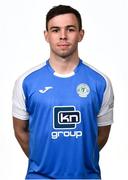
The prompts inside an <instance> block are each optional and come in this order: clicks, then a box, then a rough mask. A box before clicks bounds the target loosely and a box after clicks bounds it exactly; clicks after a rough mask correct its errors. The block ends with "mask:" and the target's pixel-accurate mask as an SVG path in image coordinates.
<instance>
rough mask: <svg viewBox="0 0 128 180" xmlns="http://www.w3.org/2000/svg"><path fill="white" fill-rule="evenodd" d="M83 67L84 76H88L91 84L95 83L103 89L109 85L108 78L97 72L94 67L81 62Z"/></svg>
mask: <svg viewBox="0 0 128 180" xmlns="http://www.w3.org/2000/svg"><path fill="white" fill-rule="evenodd" d="M82 64H83V67H84V69H85V72H86V75H88V76H89V78H90V79H91V81H92V82H95V83H96V84H97V85H99V86H100V85H104V86H105V87H107V86H109V85H111V82H110V79H109V77H108V76H107V75H106V74H104V73H102V72H101V71H99V70H98V69H97V68H95V67H94V66H92V65H90V64H88V63H86V62H84V61H82Z"/></svg>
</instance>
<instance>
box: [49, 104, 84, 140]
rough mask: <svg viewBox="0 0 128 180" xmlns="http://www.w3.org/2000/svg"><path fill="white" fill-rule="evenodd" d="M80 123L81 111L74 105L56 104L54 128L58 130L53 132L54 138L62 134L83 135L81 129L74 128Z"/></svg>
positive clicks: (68, 135)
mask: <svg viewBox="0 0 128 180" xmlns="http://www.w3.org/2000/svg"><path fill="white" fill-rule="evenodd" d="M80 123H81V113H80V111H77V110H76V108H75V107H74V106H55V107H54V108H53V128H54V129H55V130H57V131H53V132H52V133H51V136H52V139H57V138H59V137H61V136H64V137H75V138H78V137H80V136H82V132H81V131H76V130H74V129H76V126H77V125H78V124H80ZM72 129H73V130H72ZM60 130H62V131H60ZM68 130H70V131H68ZM71 130H72V131H71Z"/></svg>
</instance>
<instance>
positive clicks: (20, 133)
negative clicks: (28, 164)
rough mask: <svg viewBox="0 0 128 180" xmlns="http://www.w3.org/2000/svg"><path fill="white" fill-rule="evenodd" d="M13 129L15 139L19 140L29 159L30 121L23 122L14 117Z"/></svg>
mask: <svg viewBox="0 0 128 180" xmlns="http://www.w3.org/2000/svg"><path fill="white" fill-rule="evenodd" d="M13 127H14V133H15V137H16V139H17V140H18V142H19V144H20V146H21V148H22V150H23V151H24V153H25V154H26V156H27V157H28V153H29V130H28V120H21V119H18V118H15V117H13Z"/></svg>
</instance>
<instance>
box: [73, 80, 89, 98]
mask: <svg viewBox="0 0 128 180" xmlns="http://www.w3.org/2000/svg"><path fill="white" fill-rule="evenodd" d="M76 92H77V94H78V95H79V96H80V97H83V98H84V97H87V96H88V94H89V93H90V88H89V86H88V85H87V84H84V83H81V84H79V85H78V86H77V88H76Z"/></svg>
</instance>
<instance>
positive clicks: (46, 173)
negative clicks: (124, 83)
mask: <svg viewBox="0 0 128 180" xmlns="http://www.w3.org/2000/svg"><path fill="white" fill-rule="evenodd" d="M44 36H45V39H46V41H47V42H48V43H49V45H50V58H49V59H48V60H47V61H46V62H45V63H44V64H41V65H40V66H37V67H36V68H33V69H31V70H30V71H28V72H26V73H25V74H23V75H22V76H21V77H20V78H19V79H18V80H17V81H16V83H15V87H14V92H13V122H14V131H15V135H16V138H17V140H18V142H19V143H20V145H21V147H22V149H23V151H24V153H25V154H26V155H27V156H28V158H29V166H28V171H27V175H26V179H101V173H100V167H99V163H98V162H99V150H101V149H102V148H103V146H104V145H105V144H106V142H107V139H108V136H109V132H110V127H111V124H112V122H113V91H112V87H111V83H110V81H109V79H108V78H107V77H106V76H104V75H103V74H101V73H100V72H98V71H97V70H95V69H94V68H92V67H90V66H89V65H87V64H86V63H84V62H83V61H82V60H81V59H80V58H79V55H78V43H79V42H80V41H81V40H82V39H83V36H84V31H83V30H82V22H81V16H80V14H79V12H78V11H77V10H75V9H73V8H72V7H70V6H64V5H59V6H56V7H53V8H52V9H51V10H50V11H49V12H48V13H47V16H46V31H45V32H44Z"/></svg>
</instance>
